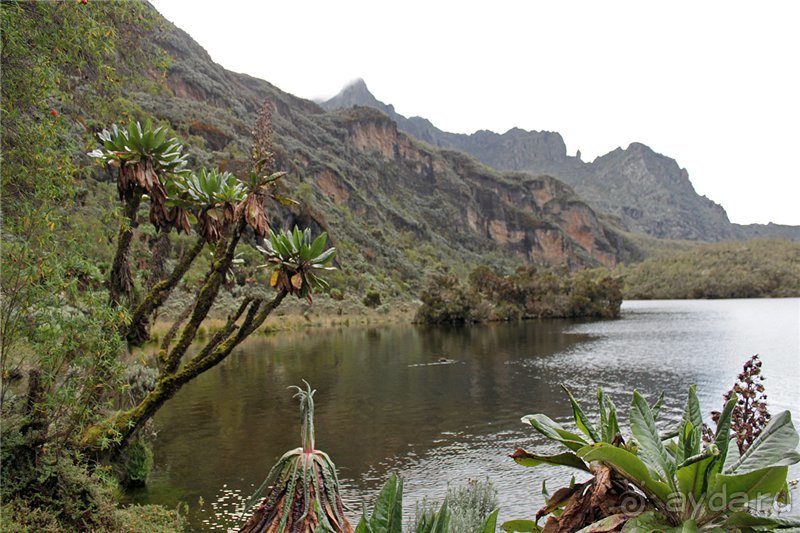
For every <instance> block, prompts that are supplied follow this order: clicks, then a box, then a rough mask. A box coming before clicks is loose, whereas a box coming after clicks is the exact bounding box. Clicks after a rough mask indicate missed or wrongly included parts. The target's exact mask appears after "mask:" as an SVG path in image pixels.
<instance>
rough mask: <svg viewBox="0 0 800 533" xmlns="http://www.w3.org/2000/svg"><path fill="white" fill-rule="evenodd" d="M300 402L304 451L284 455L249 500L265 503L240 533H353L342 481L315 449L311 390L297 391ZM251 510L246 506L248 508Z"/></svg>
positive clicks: (254, 512) (327, 458)
mask: <svg viewBox="0 0 800 533" xmlns="http://www.w3.org/2000/svg"><path fill="white" fill-rule="evenodd" d="M294 388H295V389H296V390H297V394H295V398H299V400H300V414H301V418H302V421H303V422H302V429H301V432H300V440H301V442H302V446H301V447H299V448H295V449H294V450H290V451H288V452H286V453H285V454H284V455H283V457H281V458H280V460H279V461H278V463H277V464H276V465H275V466H274V467H273V468H272V470H270V472H269V474H268V475H267V477H266V479H265V480H264V482H263V483H262V484H261V487H259V489H258V490H257V491H256V493H255V494H254V495H253V498H251V501H252V500H254V499H257V498H258V497H260V495H261V494H262V493H263V491H264V490H265V489H267V488H268V489H269V492H268V493H267V495H266V497H265V498H264V500H263V501H262V502H261V504H260V505H259V506H258V507H256V509H255V510H254V511H253V514H252V516H251V517H250V518H249V519H248V520H247V522H246V523H245V525H244V526H243V527H242V529H241V530H240V531H242V532H246V533H260V532H273V531H274V532H282V531H314V530H316V529H317V528H319V529H320V530H321V531H332V532H336V533H347V532H352V531H353V528H352V526H351V525H350V522H348V521H347V518H346V517H345V516H344V508H343V506H342V498H341V496H340V495H339V479H338V477H337V475H336V466H334V464H333V461H331V458H330V457H328V454H326V453H325V452H323V451H321V450H317V449H316V448H315V439H314V393H315V392H316V391H314V390H311V386H310V385H309V384H308V383H306V388H305V390H304V389H301V388H300V387H294ZM249 507H250V503H248V505H247V508H249Z"/></svg>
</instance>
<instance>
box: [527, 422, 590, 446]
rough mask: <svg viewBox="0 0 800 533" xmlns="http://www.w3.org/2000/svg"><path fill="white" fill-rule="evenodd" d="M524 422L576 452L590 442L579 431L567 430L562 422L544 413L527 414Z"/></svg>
mask: <svg viewBox="0 0 800 533" xmlns="http://www.w3.org/2000/svg"><path fill="white" fill-rule="evenodd" d="M521 420H522V423H523V424H530V425H532V426H533V427H534V428H535V429H536V431H538V432H539V433H541V434H542V435H544V436H545V437H547V438H548V439H551V440H554V441H556V442H560V443H561V444H563V445H564V446H566V447H567V448H569V449H570V450H572V451H574V452H576V451H578V450H580V449H581V448H583V447H584V446H586V445H587V444H589V443H588V442H586V441H585V440H584V439H583V437H581V436H580V435H578V434H577V433H573V432H571V431H567V430H566V429H564V428H563V427H562V426H561V424H559V423H557V422H554V421H553V420H551V419H550V418H549V417H548V416H546V415H543V414H535V415H527V416H523V417H522V419H521Z"/></svg>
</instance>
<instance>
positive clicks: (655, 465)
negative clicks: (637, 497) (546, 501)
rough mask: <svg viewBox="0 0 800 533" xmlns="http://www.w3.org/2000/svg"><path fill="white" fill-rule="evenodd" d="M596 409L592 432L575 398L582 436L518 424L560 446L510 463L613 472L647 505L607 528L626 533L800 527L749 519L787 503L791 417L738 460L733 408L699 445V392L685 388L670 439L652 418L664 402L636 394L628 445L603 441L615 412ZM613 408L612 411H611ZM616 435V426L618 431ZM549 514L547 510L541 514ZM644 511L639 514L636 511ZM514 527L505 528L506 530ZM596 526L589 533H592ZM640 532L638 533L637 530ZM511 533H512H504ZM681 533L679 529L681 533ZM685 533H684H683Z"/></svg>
mask: <svg viewBox="0 0 800 533" xmlns="http://www.w3.org/2000/svg"><path fill="white" fill-rule="evenodd" d="M598 399H599V401H600V403H601V413H600V427H596V426H594V425H593V424H592V423H591V421H590V420H589V418H588V417H587V416H586V415H585V413H584V412H583V410H582V409H581V408H580V406H579V405H578V404H577V402H576V401H575V400H574V398H572V395H571V394H570V402H571V403H572V406H573V414H574V417H575V423H576V426H577V427H578V429H579V431H580V433H582V435H581V434H578V433H575V432H573V431H570V430H567V429H566V428H564V427H562V426H561V425H560V424H558V423H556V422H554V421H552V420H550V419H549V418H548V417H546V416H544V415H529V416H526V417H523V418H522V420H523V422H525V423H530V424H531V425H533V427H534V428H535V429H536V430H537V431H539V432H540V433H541V434H542V435H544V436H545V437H547V438H548V439H550V440H553V441H555V442H558V443H560V444H562V445H563V446H565V447H566V448H567V449H568V451H565V452H563V453H561V454H557V455H537V454H533V453H529V452H525V451H524V450H517V452H515V454H514V456H513V457H514V459H515V460H516V461H517V462H518V463H520V464H524V465H526V466H537V465H539V464H557V465H563V466H571V467H573V468H578V469H580V470H584V471H592V472H596V471H597V470H598V466H601V465H602V466H604V467H607V468H610V469H611V470H612V471H613V473H614V474H615V475H616V476H619V477H620V478H622V479H624V480H626V481H627V482H628V483H630V484H631V485H632V486H634V487H636V489H638V490H639V491H640V492H641V493H642V494H644V495H645V497H646V498H647V503H648V505H647V506H646V507H644V508H643V509H642V510H644V511H645V512H643V513H641V514H640V515H639V516H636V515H635V513H634V514H630V513H629V512H623V513H620V514H619V515H614V516H613V517H604V520H606V521H609V520H611V521H614V520H617V521H621V522H620V523H622V522H625V523H626V524H627V525H626V526H625V528H624V529H623V531H626V530H630V531H650V530H652V529H648V528H652V527H655V526H654V524H657V526H658V528H657V529H660V530H664V531H671V528H676V527H679V528H686V527H688V528H689V530H691V531H694V530H697V529H698V528H699V529H714V530H717V531H726V530H737V529H740V528H748V527H755V526H758V527H759V528H765V529H779V528H782V527H797V526H800V522H798V521H793V520H791V519H787V518H774V517H770V516H762V515H759V514H757V513H756V514H754V512H753V508H752V506H753V505H754V504H756V503H757V504H759V505H760V506H762V508H763V506H765V505H766V506H771V505H772V504H774V503H781V502H785V499H786V498H787V495H788V485H787V480H786V476H787V472H788V467H789V466H790V465H792V464H794V463H797V462H798V461H800V454H798V452H797V445H798V440H799V437H798V434H797V430H796V429H795V428H794V425H793V424H792V421H791V415H790V413H789V412H788V411H784V412H782V413H780V414H778V415H776V416H774V417H772V419H771V420H770V422H769V424H768V426H767V427H766V428H765V430H764V431H763V432H762V434H761V435H760V436H759V437H758V438H757V439H756V440H755V441H754V442H753V444H752V446H751V447H750V448H748V449H747V451H746V452H745V453H743V454H741V455H739V451H738V448H737V446H736V445H735V441H734V443H733V444H731V440H732V435H731V413H732V411H733V409H734V407H735V406H736V400H735V399H732V400H730V401H728V402H727V403H726V404H725V406H724V408H723V410H722V412H721V414H720V417H719V421H718V423H717V428H716V432H715V433H714V438H713V440H712V442H709V443H704V442H703V439H702V430H703V429H702V428H703V419H702V416H701V412H700V403H699V401H698V398H697V393H696V389H695V387H694V386H692V387H690V389H689V395H688V399H687V402H686V407H685V409H684V414H683V416H682V418H681V421H680V423H679V424H678V426H677V428H676V429H675V430H674V431H670V432H667V433H666V434H660V433H659V432H658V430H657V429H656V418H657V415H658V412H659V407H660V403H661V401H660V400H659V402H657V403H656V404H655V405H653V406H651V405H649V404H648V403H647V401H646V400H645V399H644V397H643V396H642V395H641V394H640V393H639V392H638V391H634V393H633V401H632V402H631V410H630V415H629V420H630V429H631V433H632V442H631V443H629V444H627V445H626V444H625V443H624V441H623V440H622V439H621V438H616V437H615V438H613V439H612V442H609V441H608V437H610V436H611V434H612V431H613V429H614V427H615V425H616V420H614V421H612V420H611V419H612V418H614V419H615V418H616V414H615V411H614V410H609V409H605V410H604V409H603V408H602V404H603V402H606V401H608V400H607V399H605V398H604V397H603V395H602V391H601V392H599V393H598ZM612 405H613V404H612ZM617 427H618V426H617ZM556 503H557V505H552V506H549V508H548V512H550V511H555V510H556V509H559V508H563V507H564V506H566V505H568V504H569V501H568V500H566V499H565V500H563V501H560V502H556ZM546 507H547V506H546ZM640 511H641V510H640ZM522 522H525V527H526V528H527V527H529V526H530V527H532V529H527V531H539V530H540V529H537V528H539V526H538V525H536V524H534V523H533V522H530V521H515V522H514V524H516V525H518V524H520V523H522ZM514 524H512V523H509V527H512V526H513V525H514ZM595 525H597V527H599V523H598V524H592V526H589V527H588V528H587V531H589V530H591V528H592V527H594V526H595ZM636 528H640V529H636ZM508 530H509V531H512V530H514V529H508ZM679 530H680V529H679ZM685 530H686V529H684V531H685Z"/></svg>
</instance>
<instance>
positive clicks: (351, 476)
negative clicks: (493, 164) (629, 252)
mask: <svg viewBox="0 0 800 533" xmlns="http://www.w3.org/2000/svg"><path fill="white" fill-rule="evenodd" d="M622 311H623V312H622V318H620V319H618V320H610V321H592V322H577V321H562V320H550V321H529V322H522V323H513V324H488V325H478V326H470V327H463V328H427V327H415V326H410V325H398V326H388V327H375V328H344V329H340V330H326V331H312V330H310V331H303V332H299V333H289V334H280V335H277V336H272V337H260V338H258V339H252V340H250V341H248V343H247V344H246V345H244V346H243V347H242V348H241V349H240V350H239V352H238V353H234V354H233V355H232V356H231V357H230V358H229V359H228V360H227V361H226V362H225V363H223V364H221V365H220V366H219V367H217V368H215V369H213V370H211V371H210V372H208V373H206V374H205V375H203V376H200V378H198V379H197V380H196V381H195V382H193V383H190V384H189V385H187V386H186V387H184V389H183V390H181V391H180V392H179V393H178V395H177V396H176V397H175V398H174V399H173V400H172V401H171V402H170V403H168V404H167V405H166V406H165V408H164V409H162V411H161V412H159V414H158V416H157V417H156V419H155V424H156V428H157V430H158V437H157V440H156V442H155V445H154V450H155V456H156V471H155V472H154V474H153V476H152V478H151V481H150V484H149V486H148V488H147V489H145V490H142V491H140V492H137V493H136V494H133V495H132V496H131V497H132V499H133V500H134V501H138V502H153V503H162V504H166V505H176V504H177V503H178V502H187V503H188V504H189V507H190V519H191V521H192V523H193V525H194V527H195V528H197V529H208V530H212V529H216V530H225V529H228V528H231V527H233V528H235V527H236V526H237V525H239V524H240V522H239V519H238V518H239V512H240V510H241V505H242V502H243V500H244V499H246V498H247V497H248V496H249V495H250V494H251V493H252V491H253V490H254V487H256V486H258V485H259V484H260V483H261V481H262V480H263V478H264V477H265V476H266V474H267V472H268V471H269V469H270V467H271V466H272V465H273V464H274V463H275V461H276V460H277V458H278V457H280V456H281V455H282V454H283V453H284V452H285V451H287V450H289V449H292V448H295V447H297V446H299V445H300V440H299V439H300V436H299V434H300V423H299V409H298V404H297V401H296V400H294V399H292V393H291V392H290V391H288V390H287V387H289V386H290V385H295V384H300V383H301V380H302V379H306V380H308V381H309V382H310V383H311V385H312V386H313V387H314V388H315V389H317V393H316V396H315V400H316V406H317V410H316V422H317V423H316V438H317V447H318V448H320V449H322V450H325V451H326V452H328V453H329V454H330V455H331V457H332V459H333V460H334V462H335V463H336V465H337V467H338V470H339V475H340V478H341V482H342V488H343V495H344V499H345V502H346V504H347V505H349V506H350V507H351V509H352V512H350V513H349V515H350V518H351V521H353V522H354V523H355V520H356V517H357V515H359V514H360V508H361V501H362V500H367V501H369V500H370V498H371V497H373V496H374V495H375V493H376V491H377V490H378V489H379V488H380V487H381V486H382V484H383V482H384V481H385V480H386V478H387V477H388V475H389V473H391V472H398V473H401V474H402V475H403V477H404V479H405V505H406V514H407V516H413V512H414V511H413V509H414V504H415V502H416V501H418V500H422V498H424V497H427V498H428V499H437V500H440V499H442V498H443V496H444V494H445V493H446V491H447V487H448V484H456V485H458V484H462V483H464V482H465V481H466V480H468V479H485V478H487V477H488V478H489V479H491V480H492V481H493V483H494V485H495V486H496V487H497V489H498V491H499V500H500V505H501V508H502V510H501V515H500V519H501V520H508V519H511V518H532V517H533V515H534V514H535V510H536V509H537V508H538V506H539V505H541V504H542V498H541V496H540V494H539V492H540V487H541V480H542V479H545V478H546V479H548V486H549V487H550V488H557V487H558V486H559V483H565V482H566V481H568V479H569V476H570V475H571V474H572V472H571V471H568V470H566V469H562V468H558V467H540V468H537V469H529V468H524V467H521V466H517V465H516V464H515V463H514V462H513V461H512V460H511V459H509V458H508V454H510V453H511V452H513V451H514V449H516V448H517V447H526V448H529V449H536V450H540V451H553V450H555V449H556V448H549V447H548V445H547V444H546V443H545V442H544V441H543V440H542V439H540V438H538V437H537V436H536V435H535V434H534V431H533V428H531V427H530V426H527V427H526V426H523V425H522V424H521V423H520V420H519V419H520V417H521V416H523V415H526V414H531V413H538V412H543V413H546V414H548V415H549V416H550V417H551V418H553V419H555V420H558V421H562V422H566V421H567V420H568V419H569V417H570V415H571V410H570V407H569V403H568V402H567V401H566V398H565V396H564V394H563V392H562V391H561V390H560V388H559V386H558V384H559V383H565V384H567V385H568V386H569V387H570V388H571V389H572V390H573V392H574V393H575V396H576V397H577V398H578V399H579V400H580V399H584V400H583V402H582V403H583V405H584V408H585V410H587V411H588V412H589V413H590V414H592V413H594V412H595V411H594V403H593V402H594V398H595V391H596V388H597V387H598V386H601V387H603V388H604V389H605V390H606V392H607V393H608V394H610V395H611V397H612V398H613V399H614V401H615V403H616V404H617V406H618V407H619V410H620V411H621V414H622V415H623V416H624V417H626V416H625V415H627V411H628V407H627V406H628V405H629V402H630V394H631V392H632V391H633V389H634V388H637V389H639V390H640V391H641V392H643V393H644V394H645V395H648V396H650V397H651V398H655V396H656V395H657V394H658V393H660V392H661V391H662V390H665V391H666V392H667V406H668V408H667V410H666V414H667V415H668V416H669V417H670V418H672V419H674V420H677V419H678V418H679V417H680V410H681V409H682V406H683V403H684V401H685V398H686V389H687V388H688V386H689V385H690V384H692V383H695V384H697V386H698V392H699V394H700V399H701V402H702V404H703V409H704V412H705V413H708V412H710V411H711V410H713V409H719V408H720V407H721V405H722V398H721V396H722V394H723V393H724V392H725V391H726V390H728V389H729V388H730V387H731V385H732V383H733V381H734V380H735V377H736V375H737V374H738V372H739V371H740V370H741V366H742V363H743V362H744V361H745V359H747V358H748V357H749V356H751V355H753V354H755V353H758V354H760V356H761V358H762V360H763V361H764V366H763V373H764V375H765V376H766V378H767V380H766V381H765V385H766V388H767V393H768V395H769V406H770V410H771V411H772V412H778V411H780V410H784V409H789V410H790V411H791V412H792V415H793V418H794V419H795V421H797V420H800V393H798V386H800V299H779V300H724V301H648V302H643V301H632V302H625V303H624V304H623V307H622ZM442 358H444V359H447V360H448V363H445V364H443V363H440V362H439V360H440V359H442ZM706 416H707V415H706ZM795 423H796V424H797V422H795ZM792 475H793V476H794V477H800V471H799V470H798V469H796V468H795V469H794V470H793V472H792ZM201 500H202V503H201Z"/></svg>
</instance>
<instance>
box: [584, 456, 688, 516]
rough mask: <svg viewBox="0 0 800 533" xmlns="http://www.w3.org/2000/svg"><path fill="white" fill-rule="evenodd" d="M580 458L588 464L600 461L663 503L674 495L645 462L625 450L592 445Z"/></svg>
mask: <svg viewBox="0 0 800 533" xmlns="http://www.w3.org/2000/svg"><path fill="white" fill-rule="evenodd" d="M578 457H581V458H583V460H584V461H588V462H593V461H600V462H603V463H605V464H607V465H608V466H610V467H611V468H613V469H614V470H615V471H616V472H618V473H619V474H620V475H621V476H622V477H624V478H625V479H627V480H628V481H630V482H631V483H632V484H633V485H635V486H637V487H639V488H640V489H642V491H643V492H644V493H645V494H647V495H648V496H650V495H652V496H654V497H656V498H658V500H660V501H661V502H666V501H668V500H669V498H670V495H671V494H672V493H673V490H672V488H671V487H670V486H669V485H668V484H667V483H664V482H663V481H660V480H657V479H654V478H653V476H652V475H651V474H650V469H649V468H647V465H646V464H645V463H644V461H642V460H641V459H640V458H639V457H637V456H636V455H634V454H632V453H631V452H629V451H628V450H626V449H624V448H618V447H616V446H612V445H610V444H607V443H598V444H591V445H588V446H585V447H583V448H581V449H580V450H578Z"/></svg>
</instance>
